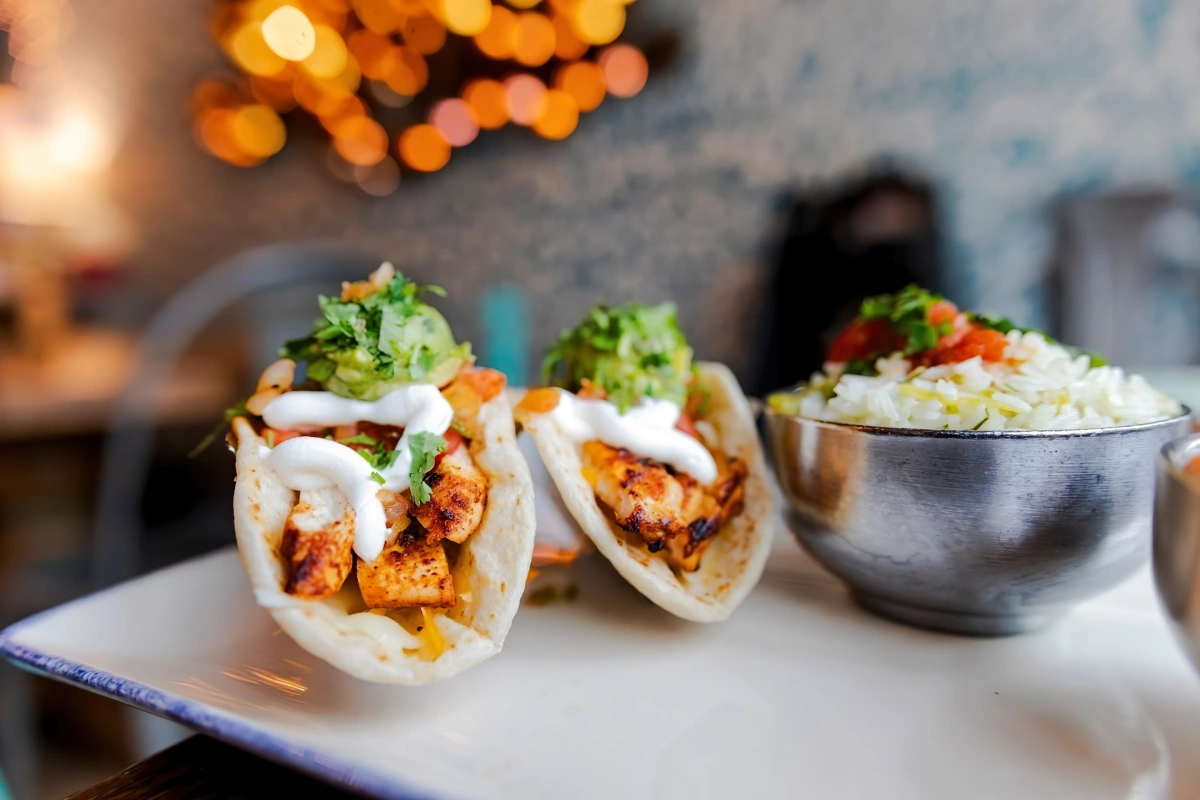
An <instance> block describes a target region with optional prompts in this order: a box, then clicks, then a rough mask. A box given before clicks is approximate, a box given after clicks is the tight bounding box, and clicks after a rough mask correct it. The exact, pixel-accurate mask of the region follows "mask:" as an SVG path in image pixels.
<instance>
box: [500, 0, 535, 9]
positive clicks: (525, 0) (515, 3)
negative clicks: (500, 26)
mask: <svg viewBox="0 0 1200 800" xmlns="http://www.w3.org/2000/svg"><path fill="white" fill-rule="evenodd" d="M540 2H542V0H508V4H509V5H510V6H512V7H513V8H533V7H534V6H536V5H537V4H538V3H540Z"/></svg>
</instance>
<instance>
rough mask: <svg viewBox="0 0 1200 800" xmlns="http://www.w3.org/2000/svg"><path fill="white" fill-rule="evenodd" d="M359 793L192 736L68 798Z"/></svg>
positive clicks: (242, 799)
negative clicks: (350, 791)
mask: <svg viewBox="0 0 1200 800" xmlns="http://www.w3.org/2000/svg"><path fill="white" fill-rule="evenodd" d="M354 797H356V795H351V794H348V793H347V792H344V791H341V790H339V789H335V788H333V787H332V786H328V785H326V784H323V783H318V782H317V781H314V780H313V779H311V778H307V777H305V776H303V775H301V774H299V773H297V772H292V771H291V770H289V769H285V768H284V767H280V766H277V765H275V764H272V763H270V762H268V761H264V760H263V759H261V758H259V757H258V756H253V755H250V754H249V753H246V752H244V751H242V750H238V749H236V748H234V747H230V746H229V745H227V744H222V743H221V742H218V741H216V740H214V739H209V738H208V737H205V736H193V737H192V738H190V739H187V740H185V741H183V742H180V743H179V744H177V745H175V746H174V747H171V748H168V749H166V750H164V751H162V752H161V753H158V754H157V755H153V756H151V757H150V758H147V759H146V760H145V761H142V762H140V763H138V764H134V765H133V766H132V767H130V768H129V769H127V770H125V771H124V772H122V773H120V774H119V775H114V776H113V777H111V778H109V779H108V780H106V781H104V782H102V783H98V784H96V785H95V786H93V787H91V788H90V789H85V790H83V791H82V792H77V793H76V794H73V795H71V796H70V798H68V800H168V799H169V800H269V799H270V798H280V799H281V800H282V799H283V798H286V799H287V800H307V799H308V798H319V799H320V800H343V799H344V800H350V798H354Z"/></svg>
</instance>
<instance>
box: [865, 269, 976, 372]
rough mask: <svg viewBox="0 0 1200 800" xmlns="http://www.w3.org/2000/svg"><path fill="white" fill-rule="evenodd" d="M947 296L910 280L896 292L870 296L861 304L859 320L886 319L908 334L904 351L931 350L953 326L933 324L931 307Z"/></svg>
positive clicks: (896, 329) (906, 353) (899, 330)
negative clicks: (930, 318) (930, 317)
mask: <svg viewBox="0 0 1200 800" xmlns="http://www.w3.org/2000/svg"><path fill="white" fill-rule="evenodd" d="M945 301H946V298H944V297H942V296H941V295H940V294H934V293H933V292H930V291H928V290H926V289H922V288H921V287H920V286H917V285H916V284H915V283H910V284H909V285H908V286H905V287H904V288H903V289H901V290H900V291H899V292H897V293H895V294H881V295H878V296H876V297H868V298H867V299H866V300H864V301H863V303H862V306H861V307H860V308H859V311H858V316H859V319H860V320H863V321H866V320H872V319H882V320H886V321H887V323H888V324H889V326H890V327H891V328H892V330H893V331H894V332H895V333H897V334H898V335H900V336H903V337H904V338H905V345H904V355H906V356H910V355H912V354H913V353H920V352H923V351H925V350H931V349H933V348H934V347H936V346H937V343H938V339H939V338H940V337H942V336H945V335H946V334H948V333H950V332H951V331H952V330H953V326H952V325H950V324H948V323H945V322H943V323H941V324H939V325H933V324H932V323H930V321H929V311H930V309H932V308H933V307H934V306H935V305H937V304H938V303H943V302H945Z"/></svg>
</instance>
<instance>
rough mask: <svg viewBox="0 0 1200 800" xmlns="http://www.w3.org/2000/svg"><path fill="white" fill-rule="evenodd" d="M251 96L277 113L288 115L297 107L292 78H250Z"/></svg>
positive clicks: (254, 76) (288, 76)
mask: <svg viewBox="0 0 1200 800" xmlns="http://www.w3.org/2000/svg"><path fill="white" fill-rule="evenodd" d="M250 94H252V95H254V99H255V100H257V101H258V102H260V103H263V104H265V105H268V106H270V107H271V108H273V109H275V110H276V111H278V112H280V113H281V114H282V113H286V112H288V111H291V110H292V109H293V108H295V107H296V96H295V95H294V94H293V93H292V77H291V76H290V75H287V76H286V77H283V78H260V77H258V76H257V75H251V76H250Z"/></svg>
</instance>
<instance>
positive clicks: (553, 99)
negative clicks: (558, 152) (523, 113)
mask: <svg viewBox="0 0 1200 800" xmlns="http://www.w3.org/2000/svg"><path fill="white" fill-rule="evenodd" d="M577 125H579V106H578V105H577V104H576V103H575V98H573V97H571V95H569V94H567V93H566V92H564V91H563V90H562V89H550V90H549V91H547V92H546V93H545V95H544V96H543V98H542V103H541V111H540V113H539V114H538V116H537V119H535V120H534V121H533V130H534V132H535V133H537V135H538V136H541V137H543V138H546V139H554V140H557V139H565V138H567V137H568V136H570V135H571V133H572V132H573V131H574V130H575V128H576V126H577Z"/></svg>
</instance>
